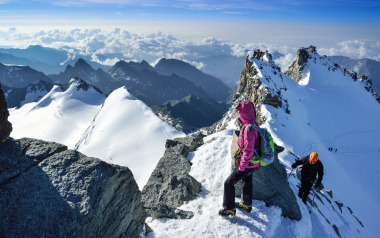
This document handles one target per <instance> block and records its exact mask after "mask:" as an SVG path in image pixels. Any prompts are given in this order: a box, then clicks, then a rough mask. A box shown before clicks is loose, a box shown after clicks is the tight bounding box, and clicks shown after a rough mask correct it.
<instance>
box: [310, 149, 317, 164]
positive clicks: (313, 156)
mask: <svg viewBox="0 0 380 238" xmlns="http://www.w3.org/2000/svg"><path fill="white" fill-rule="evenodd" d="M309 161H310V164H315V163H317V161H318V154H317V153H316V152H313V153H311V154H310V158H309Z"/></svg>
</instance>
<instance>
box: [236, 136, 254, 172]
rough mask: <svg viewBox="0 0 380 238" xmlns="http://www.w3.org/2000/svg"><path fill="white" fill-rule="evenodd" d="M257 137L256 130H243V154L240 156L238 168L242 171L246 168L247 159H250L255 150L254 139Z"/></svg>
mask: <svg viewBox="0 0 380 238" xmlns="http://www.w3.org/2000/svg"><path fill="white" fill-rule="evenodd" d="M256 138H257V131H256V130H252V129H248V130H244V148H242V149H243V155H242V156H241V161H240V165H239V170H240V171H244V170H245V169H246V168H248V164H249V161H250V160H251V159H252V157H253V155H254V153H255V151H254V148H255V139H256Z"/></svg>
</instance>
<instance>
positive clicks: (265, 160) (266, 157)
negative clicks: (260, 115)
mask: <svg viewBox="0 0 380 238" xmlns="http://www.w3.org/2000/svg"><path fill="white" fill-rule="evenodd" d="M249 127H252V128H254V129H255V130H257V131H258V132H259V134H260V139H261V153H260V155H259V154H258V153H257V151H256V150H254V151H255V156H253V158H252V159H251V160H250V162H251V163H252V164H257V163H260V164H261V166H267V165H269V164H271V163H272V162H273V160H274V149H275V147H274V142H273V138H272V136H271V134H270V133H269V131H268V130H267V129H265V128H261V127H258V126H256V125H255V124H248V126H247V127H246V130H247V128H249Z"/></svg>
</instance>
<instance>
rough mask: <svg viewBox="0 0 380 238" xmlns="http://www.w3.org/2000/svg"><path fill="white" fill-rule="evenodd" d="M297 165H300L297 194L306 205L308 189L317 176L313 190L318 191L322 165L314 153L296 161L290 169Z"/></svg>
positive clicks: (321, 176)
mask: <svg viewBox="0 0 380 238" xmlns="http://www.w3.org/2000/svg"><path fill="white" fill-rule="evenodd" d="M298 165H302V169H301V187H300V189H299V192H298V197H300V198H301V199H302V201H303V203H305V204H306V201H307V197H308V196H309V193H310V189H311V187H312V186H313V183H314V181H315V179H316V177H317V174H318V181H317V183H316V184H315V189H316V190H320V185H321V183H322V178H323V164H322V162H321V161H320V160H319V158H318V154H317V153H316V152H313V153H311V154H310V155H307V156H305V157H303V158H302V159H300V160H297V161H296V162H295V163H294V164H292V168H293V169H295V168H296V167H297V166H298Z"/></svg>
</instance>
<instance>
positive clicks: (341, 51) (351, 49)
mask: <svg viewBox="0 0 380 238" xmlns="http://www.w3.org/2000/svg"><path fill="white" fill-rule="evenodd" d="M318 52H319V53H320V54H325V55H343V56H347V57H350V58H352V59H361V58H370V59H374V60H380V42H379V41H365V40H350V41H342V42H340V43H338V44H337V45H336V46H335V47H330V48H321V49H319V50H318Z"/></svg>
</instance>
